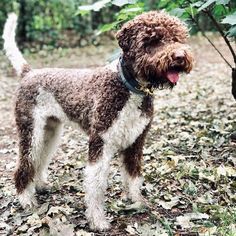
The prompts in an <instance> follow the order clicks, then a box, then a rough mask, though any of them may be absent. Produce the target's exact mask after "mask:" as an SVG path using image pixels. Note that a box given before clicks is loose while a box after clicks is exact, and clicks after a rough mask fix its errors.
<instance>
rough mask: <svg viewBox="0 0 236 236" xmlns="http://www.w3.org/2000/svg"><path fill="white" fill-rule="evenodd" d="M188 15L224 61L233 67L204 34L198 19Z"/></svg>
mask: <svg viewBox="0 0 236 236" xmlns="http://www.w3.org/2000/svg"><path fill="white" fill-rule="evenodd" d="M189 16H190V17H191V20H192V21H193V22H194V23H195V24H196V26H197V27H198V29H199V30H200V31H201V33H202V35H203V37H205V38H206V39H207V41H208V42H209V43H210V44H211V46H212V47H213V48H214V49H215V50H216V51H217V53H218V54H219V55H220V56H221V58H222V59H223V60H224V61H225V63H226V64H227V65H228V66H229V67H230V68H231V69H233V67H232V65H231V64H230V63H229V62H228V60H227V59H226V58H225V57H224V55H223V54H222V53H221V51H220V50H219V49H218V48H217V47H216V46H215V44H214V43H213V42H212V41H211V39H210V38H209V37H208V36H207V35H206V34H205V32H204V30H203V29H202V27H201V26H200V25H199V23H198V21H197V20H196V19H195V18H194V17H193V16H192V15H191V14H189Z"/></svg>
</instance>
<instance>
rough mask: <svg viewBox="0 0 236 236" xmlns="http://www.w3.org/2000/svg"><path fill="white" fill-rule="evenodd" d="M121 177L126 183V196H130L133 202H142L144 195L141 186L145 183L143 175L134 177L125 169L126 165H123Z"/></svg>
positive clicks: (124, 183)
mask: <svg viewBox="0 0 236 236" xmlns="http://www.w3.org/2000/svg"><path fill="white" fill-rule="evenodd" d="M121 178H122V182H123V185H124V190H125V194H126V196H125V197H128V198H130V199H131V200H132V201H133V202H141V201H142V199H143V197H142V194H141V190H140V188H141V187H142V184H143V177H141V176H136V177H132V176H130V175H129V173H128V172H127V171H126V170H125V166H124V165H122V167H121Z"/></svg>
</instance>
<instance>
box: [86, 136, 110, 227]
mask: <svg viewBox="0 0 236 236" xmlns="http://www.w3.org/2000/svg"><path fill="white" fill-rule="evenodd" d="M113 155H114V152H113V151H112V150H110V149H109V148H108V147H106V145H104V143H103V140H102V139H101V138H100V137H99V136H94V137H92V138H90V141H89V162H88V164H87V166H86V168H85V179H84V188H85V203H86V206H87V210H86V216H87V219H88V221H89V224H90V227H91V229H95V230H100V231H101V230H106V229H108V228H109V223H108V222H107V221H106V217H105V212H104V201H105V200H104V199H105V196H104V195H105V191H106V188H107V177H108V174H109V165H110V159H111V158H112V156H113Z"/></svg>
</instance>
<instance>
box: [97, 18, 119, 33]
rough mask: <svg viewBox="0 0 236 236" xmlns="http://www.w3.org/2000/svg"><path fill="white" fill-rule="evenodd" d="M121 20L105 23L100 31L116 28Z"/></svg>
mask: <svg viewBox="0 0 236 236" xmlns="http://www.w3.org/2000/svg"><path fill="white" fill-rule="evenodd" d="M119 23H120V22H119V21H115V22H113V23H110V24H105V25H103V26H102V27H101V28H100V30H99V31H100V32H99V33H104V32H107V31H110V30H112V29H115V28H116V26H117V25H118V24H119Z"/></svg>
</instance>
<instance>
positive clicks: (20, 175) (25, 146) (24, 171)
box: [14, 112, 36, 208]
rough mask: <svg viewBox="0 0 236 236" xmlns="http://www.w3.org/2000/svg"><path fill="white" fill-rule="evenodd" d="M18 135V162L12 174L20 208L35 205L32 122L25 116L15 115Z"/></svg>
mask: <svg viewBox="0 0 236 236" xmlns="http://www.w3.org/2000/svg"><path fill="white" fill-rule="evenodd" d="M16 124H17V129H18V135H19V160H18V167H17V169H16V171H15V174H14V180H15V186H16V190H17V194H18V198H19V201H20V204H21V205H22V207H24V208H25V207H27V206H29V207H32V206H33V205H36V200H35V198H34V193H35V183H34V178H35V165H34V161H33V159H32V137H33V120H32V119H31V118H30V117H29V116H28V117H27V116H26V114H25V115H24V114H21V113H20V112H19V114H17V113H16Z"/></svg>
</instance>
